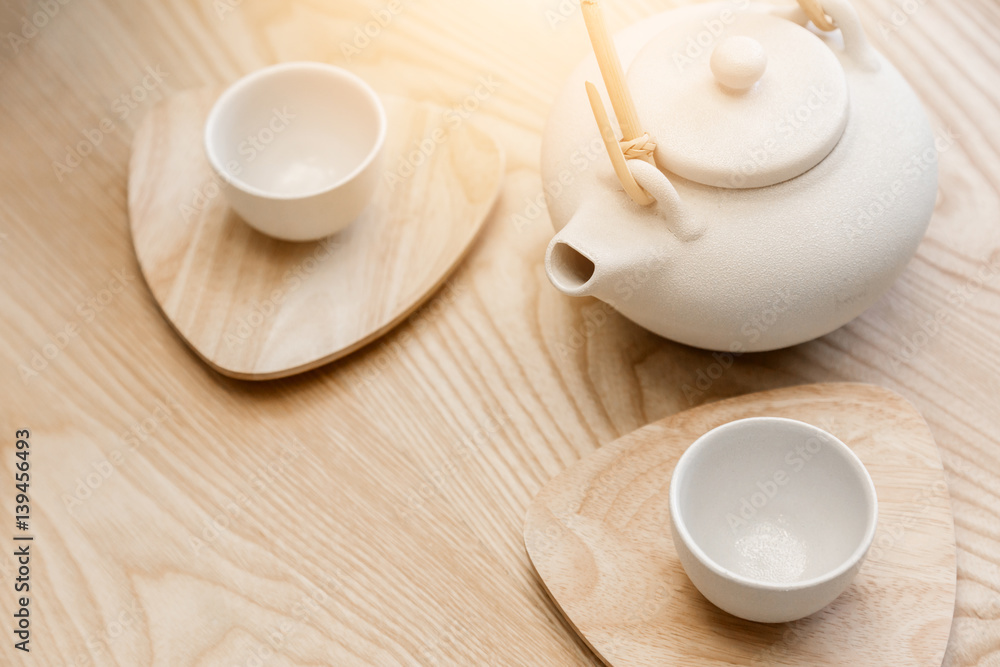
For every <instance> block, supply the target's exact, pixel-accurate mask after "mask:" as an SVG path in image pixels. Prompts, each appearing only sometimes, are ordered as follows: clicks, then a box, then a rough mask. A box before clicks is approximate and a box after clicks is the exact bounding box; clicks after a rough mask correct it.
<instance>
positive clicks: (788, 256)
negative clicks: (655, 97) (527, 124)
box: [542, 1, 950, 352]
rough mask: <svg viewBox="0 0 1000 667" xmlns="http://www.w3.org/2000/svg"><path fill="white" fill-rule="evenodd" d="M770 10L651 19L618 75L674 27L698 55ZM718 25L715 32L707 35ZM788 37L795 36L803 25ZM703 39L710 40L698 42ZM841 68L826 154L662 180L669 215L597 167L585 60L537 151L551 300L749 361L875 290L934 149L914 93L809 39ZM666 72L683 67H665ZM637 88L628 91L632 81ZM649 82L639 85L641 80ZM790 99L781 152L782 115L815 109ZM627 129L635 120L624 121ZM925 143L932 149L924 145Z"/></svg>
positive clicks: (874, 60) (884, 70) (923, 186)
mask: <svg viewBox="0 0 1000 667" xmlns="http://www.w3.org/2000/svg"><path fill="white" fill-rule="evenodd" d="M734 11H746V12H758V11H763V12H767V11H772V9H771V8H770V7H769V6H766V5H746V4H742V5H741V4H740V3H739V2H738V1H736V2H728V1H727V2H720V3H710V4H705V5H695V6H689V7H685V8H682V9H677V10H672V11H668V12H665V13H663V14H659V15H657V16H654V17H651V18H649V19H647V20H645V21H643V22H641V23H638V24H636V25H633V26H631V27H629V28H627V29H626V30H624V31H622V32H620V33H619V34H618V35H616V36H615V43H616V46H617V48H618V51H619V55H620V57H621V59H622V61H623V64H624V66H625V67H626V68H628V67H629V66H630V64H631V63H632V61H633V59H635V57H636V55H637V54H638V53H639V51H640V49H641V48H642V47H643V46H644V45H645V44H646V43H647V42H649V40H651V39H652V38H654V37H655V36H656V35H657V34H659V33H661V32H662V31H664V30H665V29H666V28H668V27H670V24H671V23H672V22H674V21H687V22H689V23H691V22H694V23H695V24H699V25H703V26H705V28H704V32H705V34H707V35H709V38H705V36H704V35H699V34H694V35H692V40H691V41H690V43H689V44H691V45H693V47H692V48H690V49H686V50H685V51H683V52H681V53H680V58H681V59H683V58H685V57H687V56H688V54H691V55H696V56H698V57H706V56H705V54H704V53H698V48H702V49H706V50H709V51H710V50H711V48H712V47H713V45H714V44H715V43H716V42H717V41H718V40H719V39H722V38H723V37H724V30H725V20H724V18H723V17H725V16H726V13H727V12H734ZM720 26H721V27H720ZM803 29H804V28H803ZM715 32H718V33H719V34H713V33H715ZM816 39H821V40H823V41H824V42H825V43H826V46H827V47H828V48H829V49H830V50H831V52H832V53H833V54H834V55H835V56H836V57H837V58H838V60H839V61H840V63H841V65H842V66H843V70H844V75H845V78H846V82H847V90H848V93H849V103H848V104H847V108H846V114H847V117H846V124H844V126H843V132H842V134H841V135H840V136H839V140H837V141H836V143H835V145H834V146H833V148H832V150H830V152H829V153H828V154H827V155H826V156H825V157H824V158H823V159H822V160H821V161H819V163H818V164H816V165H815V166H813V167H811V168H809V169H808V170H807V171H805V172H804V173H802V174H800V175H798V176H795V177H793V178H789V179H788V180H784V181H781V182H778V183H776V184H773V185H767V186H764V187H748V188H739V187H719V186H713V185H706V184H703V183H699V182H695V181H693V180H688V179H685V178H683V177H681V176H679V175H678V174H676V173H673V172H670V171H669V170H667V169H665V168H664V167H663V165H662V164H661V163H660V159H659V155H657V164H658V166H659V167H660V171H661V172H662V173H663V176H664V177H665V178H666V179H668V180H669V183H670V185H672V186H673V189H674V190H676V194H677V197H678V198H679V201H680V202H681V208H682V209H683V216H684V217H685V218H686V222H685V228H687V229H691V228H697V229H698V230H699V231H698V233H697V234H693V235H691V234H687V235H685V234H679V233H677V229H678V228H677V227H676V225H672V224H671V223H672V221H671V220H670V218H671V217H672V216H673V217H676V216H677V215H678V214H677V211H676V207H674V209H672V210H671V211H668V212H664V208H663V207H658V206H655V205H654V206H646V207H643V206H640V205H638V204H636V203H634V202H632V201H631V200H629V199H628V197H627V196H625V194H624V192H622V190H621V188H620V187H619V186H618V182H617V180H616V178H615V175H614V173H613V171H612V168H611V165H610V162H609V161H608V159H607V154H606V153H605V152H604V148H603V144H602V142H601V137H600V135H599V133H598V130H597V127H596V125H595V122H594V118H593V116H592V115H591V114H590V110H589V107H588V104H587V99H586V94H585V92H584V81H585V80H595V79H597V78H598V77H599V73H598V71H597V64H596V61H595V59H594V58H590V59H588V60H586V61H584V62H583V63H581V65H580V66H579V67H578V68H577V69H576V70H575V71H574V72H573V74H572V75H571V77H570V79H569V81H568V82H567V84H566V86H565V87H564V89H563V90H562V92H561V93H560V95H559V96H558V98H557V100H556V102H555V105H554V107H553V110H552V112H551V115H550V118H549V121H548V123H547V126H546V129H545V133H544V138H543V144H542V178H543V187H544V191H545V194H546V201H547V204H548V209H549V214H550V218H551V220H552V223H553V226H554V227H555V229H556V235H555V237H554V238H553V239H552V242H551V243H550V245H549V248H548V250H547V253H546V270H547V272H548V275H549V278H550V280H551V281H552V282H553V284H554V285H555V286H556V287H557V288H559V289H560V290H561V291H563V292H565V293H567V294H571V295H575V296H596V297H598V298H600V299H602V300H603V301H606V302H607V303H609V304H610V305H612V306H613V307H614V308H615V309H616V310H618V311H619V312H620V313H621V314H622V315H624V316H625V317H627V318H629V319H631V320H632V321H634V322H636V323H637V324H639V325H641V326H643V327H645V328H646V329H649V330H650V331H653V332H655V333H657V334H659V335H661V336H664V337H666V338H670V339H672V340H675V341H678V342H681V343H685V344H688V345H693V346H696V347H701V348H705V349H712V350H720V351H729V352H752V351H763V350H771V349H776V348H781V347H787V346H790V345H795V344H798V343H801V342H805V341H808V340H811V339H814V338H817V337H819V336H822V335H824V334H826V333H829V332H830V331H833V330H834V329H836V328H838V327H840V326H842V325H844V324H845V323H847V322H849V321H850V320H852V319H853V318H855V317H857V316H858V315H859V314H860V313H861V312H862V311H864V310H865V309H867V308H868V307H869V306H871V305H872V304H873V303H874V302H875V301H876V300H877V299H878V298H879V297H880V296H881V295H882V294H883V293H884V292H885V290H887V289H888V288H889V286H890V285H891V284H892V282H893V281H894V280H895V279H896V278H897V277H898V276H899V274H900V273H901V272H902V271H903V269H904V267H905V265H906V263H907V262H908V261H909V260H910V258H911V257H912V256H913V254H914V253H915V252H916V249H917V246H918V245H919V243H920V241H921V239H922V238H923V235H924V233H925V231H926V228H927V225H928V222H929V220H930V217H931V213H932V211H933V208H934V203H935V199H936V194H937V154H938V152H939V150H940V149H942V148H943V143H945V142H947V141H950V139H948V138H941V137H938V138H935V136H934V134H933V133H932V131H931V127H930V124H929V122H928V119H927V117H926V114H925V112H924V110H923V108H922V106H921V104H920V102H919V100H918V99H917V97H916V95H915V93H914V92H913V91H912V89H911V88H910V87H909V85H908V84H907V83H906V81H905V80H904V79H903V78H902V76H901V75H900V74H899V73H898V72H897V71H896V69H895V68H894V67H893V66H892V65H891V63H889V62H888V61H887V60H885V58H884V57H882V56H881V55H880V54H877V53H876V52H874V51H873V50H870V49H869V50H868V51H867V52H866V53H865V56H866V58H859V57H858V54H857V52H856V51H855V52H854V53H852V52H851V51H850V49H845V47H844V44H843V41H842V40H841V38H840V35H839V34H823V35H817V36H816ZM679 62H683V60H680V61H679ZM639 83H640V85H642V84H643V82H639ZM648 85H655V82H648ZM813 88H814V89H812V90H810V89H808V88H807V89H805V90H803V91H802V92H803V96H802V99H801V104H800V105H798V106H794V107H792V108H791V109H790V112H789V113H790V114H791V115H790V116H788V118H787V121H788V122H786V123H783V124H782V125H781V126H780V127H779V126H775V128H774V133H775V135H776V136H778V135H782V134H783V135H787V136H785V137H784V139H786V140H788V141H793V142H794V141H796V136H795V134H796V132H803V133H805V132H808V128H807V127H806V126H804V125H803V126H801V127H796V123H795V121H796V119H798V118H803V117H805V118H807V117H808V114H809V113H810V112H811V110H812V109H814V108H818V105H822V104H824V103H825V100H824V94H825V93H824V90H822V87H813ZM638 112H639V115H640V120H642V117H643V115H644V114H646V113H648V112H649V110H648V109H643V108H641V107H640V108H639V109H638ZM936 141H937V145H936ZM768 147H769V144H768V143H767V142H762V143H761V144H760V145H759V146H755V147H751V148H750V150H748V151H746V154H745V155H744V156H741V164H743V165H746V166H745V167H744V170H743V171H744V173H747V172H748V171H749V172H750V173H752V170H753V168H754V165H755V164H760V165H761V167H762V168H766V167H767V165H768V159H769V152H768Z"/></svg>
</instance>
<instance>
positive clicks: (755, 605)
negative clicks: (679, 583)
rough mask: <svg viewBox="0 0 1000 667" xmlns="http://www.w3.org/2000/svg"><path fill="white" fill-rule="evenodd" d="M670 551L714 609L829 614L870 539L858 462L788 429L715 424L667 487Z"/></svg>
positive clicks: (867, 498) (871, 500)
mask: <svg viewBox="0 0 1000 667" xmlns="http://www.w3.org/2000/svg"><path fill="white" fill-rule="evenodd" d="M670 518H671V526H672V533H673V539H674V547H675V549H676V551H677V555H678V557H679V558H680V561H681V564H682V565H683V567H684V570H685V572H687V575H688V577H690V579H691V581H692V583H694V585H695V586H696V587H697V588H698V590H699V591H701V593H702V594H703V595H704V596H705V597H706V598H708V600H709V601H710V602H712V603H714V604H715V605H716V606H718V607H720V608H721V609H723V610H725V611H727V612H729V613H731V614H733V615H735V616H739V617H740V618H745V619H748V620H751V621H758V622H762V623H783V622H786V621H792V620H795V619H799V618H803V617H805V616H809V615H810V614H812V613H815V612H817V611H819V610H820V609H822V608H823V607H825V606H826V605H828V604H829V603H830V602H832V601H833V600H834V599H835V598H836V597H837V596H839V595H840V594H841V593H842V592H843V591H844V590H845V589H846V588H847V586H848V585H849V584H850V583H851V580H852V579H853V578H854V575H855V574H857V572H858V570H859V569H860V567H861V563H862V561H863V560H864V557H865V555H866V554H867V552H868V548H869V546H871V543H872V539H873V538H874V536H875V527H876V523H877V521H878V500H877V499H876V495H875V485H874V484H873V483H872V480H871V476H870V475H869V474H868V471H867V470H866V469H865V467H864V465H863V464H862V463H861V460H860V459H858V457H857V455H856V454H855V453H854V452H852V451H851V449H850V448H849V447H848V446H847V445H845V444H844V443H843V442H841V441H840V440H838V439H837V438H836V437H834V436H833V435H831V434H829V433H827V432H826V431H823V430H822V429H819V428H816V427H815V426H811V425H809V424H806V423H803V422H800V421H795V420H792V419H781V418H775V417H760V418H751V419H741V420H739V421H734V422H731V423H729V424H724V425H722V426H719V427H718V428H715V429H713V430H711V431H709V432H708V433H706V434H705V435H703V436H701V437H700V438H698V440H696V441H695V442H694V444H692V445H691V446H690V447H689V448H688V450H687V451H685V452H684V454H683V455H682V456H681V458H680V460H679V461H678V462H677V467H676V468H674V473H673V477H672V479H671V482H670Z"/></svg>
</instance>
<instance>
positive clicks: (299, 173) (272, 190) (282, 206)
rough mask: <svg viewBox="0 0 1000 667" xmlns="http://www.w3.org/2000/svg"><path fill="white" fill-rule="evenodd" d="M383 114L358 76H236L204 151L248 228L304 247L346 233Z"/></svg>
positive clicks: (327, 68)
mask: <svg viewBox="0 0 1000 667" xmlns="http://www.w3.org/2000/svg"><path fill="white" fill-rule="evenodd" d="M385 136H386V114H385V109H384V107H383V106H382V103H381V101H380V100H379V98H378V95H376V94H375V91H373V90H372V89H371V87H370V86H369V85H368V84H367V83H365V82H364V81H363V80H361V78H359V77H358V76H357V75H355V74H352V73H351V72H348V71H347V70H344V69H341V68H339V67H334V66H332V65H326V64H323V63H316V62H292V63H284V64H280V65H273V66H271V67H265V68H264V69H261V70H258V71H256V72H254V73H252V74H250V75H248V76H245V77H243V78H242V79H240V80H239V81H237V82H236V83H234V84H233V85H232V86H230V87H229V88H228V89H227V90H226V91H225V92H224V93H222V95H221V96H220V97H219V99H218V101H216V103H215V106H214V107H213V108H212V110H211V112H210V113H209V115H208V121H207V122H206V124H205V152H206V154H207V155H208V161H209V163H210V164H211V165H212V168H213V169H214V170H215V172H216V174H218V176H219V177H220V178H221V179H222V181H223V182H224V184H225V187H224V191H225V193H226V198H227V199H228V201H229V203H230V205H231V206H232V208H233V209H234V210H235V211H236V213H238V214H239V216H240V217H242V218H243V220H245V221H246V222H247V223H248V224H249V225H250V226H251V227H253V228H255V229H257V230H258V231H261V232H263V233H264V234H268V235H270V236H273V237H276V238H279V239H284V240H287V241H309V240H314V239H318V238H322V237H324V236H328V235H330V234H333V233H335V232H338V231H340V230H341V229H343V228H344V227H347V226H348V225H349V224H351V222H352V221H354V220H355V219H356V218H357V217H358V216H359V215H360V214H361V212H362V211H363V210H364V208H365V206H366V205H367V204H368V203H369V201H370V200H371V198H372V195H373V194H374V192H375V188H376V186H377V185H378V180H379V174H378V169H379V157H380V155H381V152H382V147H383V145H384V144H385Z"/></svg>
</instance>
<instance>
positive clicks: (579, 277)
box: [545, 200, 612, 296]
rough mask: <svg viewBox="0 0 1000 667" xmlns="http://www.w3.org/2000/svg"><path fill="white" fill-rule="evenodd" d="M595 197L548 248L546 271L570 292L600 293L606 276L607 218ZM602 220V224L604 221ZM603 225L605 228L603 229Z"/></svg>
mask: <svg viewBox="0 0 1000 667" xmlns="http://www.w3.org/2000/svg"><path fill="white" fill-rule="evenodd" d="M603 218H604V216H603V215H602V212H601V209H600V207H599V206H597V205H596V202H594V201H593V200H592V201H590V202H586V203H584V205H583V206H582V207H581V208H580V209H579V210H577V212H576V214H575V215H574V216H573V217H572V218H571V219H570V221H569V222H568V223H567V224H566V226H565V227H563V228H562V229H561V230H559V232H558V233H557V234H556V235H555V236H554V237H553V238H552V241H550V242H549V247H548V249H546V251H545V272H546V274H548V277H549V282H551V283H552V285H553V286H554V287H555V288H556V289H558V290H559V291H560V292H562V293H563V294H567V295H569V296H599V294H598V292H599V291H600V289H599V287H600V285H601V283H602V282H604V280H606V279H607V275H606V273H607V271H608V269H609V265H610V264H612V262H608V261H607V259H606V257H605V255H606V254H607V250H608V249H607V244H606V243H602V241H606V239H605V237H606V234H605V233H603V231H604V230H606V223H607V221H606V220H604V219H603ZM602 223H603V224H602ZM602 228H604V230H602Z"/></svg>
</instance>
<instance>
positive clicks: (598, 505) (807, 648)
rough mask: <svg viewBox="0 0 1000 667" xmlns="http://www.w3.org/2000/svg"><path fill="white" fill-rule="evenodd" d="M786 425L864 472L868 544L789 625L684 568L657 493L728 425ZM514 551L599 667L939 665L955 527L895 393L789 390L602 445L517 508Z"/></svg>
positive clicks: (910, 417)
mask: <svg viewBox="0 0 1000 667" xmlns="http://www.w3.org/2000/svg"><path fill="white" fill-rule="evenodd" d="M754 416H774V417H788V418H792V419H799V420H801V421H805V422H808V423H811V424H814V425H816V426H819V427H820V428H823V429H826V430H827V431H830V432H831V433H833V434H834V435H836V436H837V437H839V438H840V439H841V440H843V441H844V442H845V443H847V444H848V445H849V446H850V447H851V448H852V449H853V450H854V451H855V452H857V454H858V456H859V457H860V458H861V460H862V461H863V462H864V464H865V466H867V468H868V470H869V472H870V473H871V476H872V479H873V480H874V482H875V486H876V489H877V491H878V499H879V525H878V532H877V534H876V536H875V542H874V544H873V546H872V548H871V551H870V552H869V554H868V558H867V560H866V561H865V563H864V565H863V566H862V568H861V572H860V573H859V574H858V576H857V578H856V579H855V581H854V583H853V584H852V585H851V586H850V588H848V590H847V591H846V592H845V593H844V594H843V595H841V596H840V597H839V598H837V600H835V601H834V602H833V603H832V604H831V605H829V606H828V607H826V608H825V609H823V610H822V611H820V612H817V613H816V614H813V615H812V616H810V617H808V618H805V619H802V620H799V621H795V622H792V623H785V624H775V625H764V624H758V623H752V622H750V621H743V620H741V619H738V618H736V617H734V616H730V615H729V614H727V613H725V612H723V611H721V610H720V609H718V608H716V607H715V606H714V605H712V604H711V603H710V602H708V601H707V600H706V599H705V598H703V597H702V596H701V594H700V593H698V591H697V590H696V589H695V588H694V586H693V585H692V584H691V582H690V580H689V579H688V578H687V575H685V574H684V571H683V569H682V568H681V565H680V562H678V560H677V555H676V553H675V552H674V547H673V542H672V541H671V538H670V523H669V522H670V512H669V507H668V490H669V488H670V475H671V473H672V472H673V468H674V465H675V463H676V462H677V459H678V458H679V457H680V455H681V453H683V452H684V450H685V449H686V448H687V447H688V445H690V444H691V443H692V442H694V440H695V439H696V438H697V437H698V436H700V435H702V434H703V433H705V432H706V431H708V430H709V429H712V428H714V427H716V426H719V425H720V424H724V423H726V422H730V421H733V420H735V419H742V418H744V417H754ZM524 539H525V544H526V546H527V549H528V554H529V555H530V557H531V560H532V562H533V563H534V566H535V569H536V570H537V571H538V574H539V576H540V577H541V579H542V582H543V583H544V584H545V586H546V588H547V589H548V591H549V593H550V594H551V595H552V597H553V599H554V600H555V602H556V604H557V605H558V606H559V607H560V608H561V609H562V611H563V613H564V614H565V615H566V617H567V618H568V619H569V621H570V622H571V623H572V625H573V626H574V627H575V628H576V630H577V631H578V632H579V633H580V635H581V636H582V637H583V638H584V639H585V640H586V642H587V643H588V644H589V645H590V646H591V648H592V649H593V650H594V652H595V653H597V655H598V656H600V657H601V659H603V660H604V662H606V663H607V664H608V665H614V666H615V667H620V666H624V665H650V666H652V665H657V666H660V665H775V666H777V665H789V666H791V665H795V666H799V665H850V666H852V667H863V666H866V665H873V666H874V665H879V666H889V665H891V666H893V667H899V666H907V665H914V666H916V665H919V666H921V667H929V666H935V667H937V666H939V665H940V664H941V661H942V660H943V658H944V651H945V646H946V644H947V642H948V635H949V632H950V630H951V621H952V614H953V609H954V606H955V531H954V525H953V521H952V515H951V505H950V501H949V496H948V487H947V484H946V482H945V477H944V472H943V470H942V468H941V459H940V456H939V454H938V451H937V447H936V446H935V444H934V439H933V437H932V436H931V433H930V430H929V429H928V427H927V424H926V423H925V422H924V420H923V418H922V417H921V416H920V414H919V413H918V412H917V411H916V409H914V407H913V406H912V405H911V404H910V403H909V402H907V401H906V400H905V399H904V398H902V397H901V396H899V395H898V394H895V393H893V392H891V391H889V390H887V389H883V388H881V387H876V386H872V385H864V384H817V385H805V386H800V387H789V388H787V389H778V390H775V391H768V392H763V393H757V394H750V395H747V396H741V397H739V398H733V399H730V400H726V401H721V402H719V403H713V404H710V405H705V406H702V407H698V408H695V409H692V410H688V411H686V412H682V413H680V414H677V415H674V416H672V417H668V418H667V419H663V420H661V421H659V422H656V423H654V424H650V425H649V426H646V427H644V428H642V429H639V430H638V431H635V432H634V433H631V434H629V435H627V436H625V437H623V438H620V439H619V440H616V441H615V442H613V443H611V444H608V445H606V446H604V447H602V448H601V449H599V450H598V451H597V452H595V453H593V454H591V455H590V456H589V457H587V458H586V459H583V460H582V461H579V462H577V463H576V464H575V465H573V466H572V467H571V468H569V469H568V470H566V471H565V472H563V473H561V474H560V475H558V476H556V477H555V478H554V479H552V480H551V481H550V482H549V483H548V484H547V485H546V486H545V487H544V488H543V489H542V490H541V492H540V493H539V494H538V496H537V497H536V498H535V500H534V501H533V502H532V504H531V507H530V509H529V510H528V515H527V519H526V522H525V527H524Z"/></svg>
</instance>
